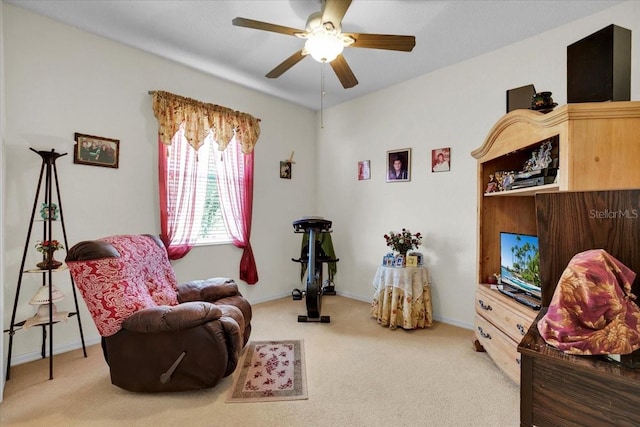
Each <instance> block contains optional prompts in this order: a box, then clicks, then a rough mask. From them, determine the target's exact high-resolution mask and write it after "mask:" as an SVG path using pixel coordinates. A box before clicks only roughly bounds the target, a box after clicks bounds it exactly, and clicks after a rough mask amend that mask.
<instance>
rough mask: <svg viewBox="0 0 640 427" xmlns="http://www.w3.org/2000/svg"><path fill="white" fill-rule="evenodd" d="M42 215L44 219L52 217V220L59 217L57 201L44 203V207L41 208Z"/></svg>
mask: <svg viewBox="0 0 640 427" xmlns="http://www.w3.org/2000/svg"><path fill="white" fill-rule="evenodd" d="M40 216H41V217H42V219H44V220H47V219H49V218H51V219H52V220H57V219H58V205H56V204H55V203H51V204H48V203H43V204H42V208H41V209H40Z"/></svg>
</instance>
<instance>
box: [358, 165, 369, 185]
mask: <svg viewBox="0 0 640 427" xmlns="http://www.w3.org/2000/svg"><path fill="white" fill-rule="evenodd" d="M370 178H371V162H370V161H369V160H362V161H360V162H358V181H362V180H365V179H370Z"/></svg>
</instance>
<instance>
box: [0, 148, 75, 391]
mask: <svg viewBox="0 0 640 427" xmlns="http://www.w3.org/2000/svg"><path fill="white" fill-rule="evenodd" d="M29 149H30V150H31V151H33V152H35V153H37V154H38V155H39V156H40V157H42V166H41V168H40V178H39V180H38V187H37V189H36V196H35V199H34V201H33V209H32V211H31V220H30V221H29V231H28V232H27V239H26V242H25V245H24V252H23V254H22V262H21V263H20V273H19V275H18V286H17V289H16V297H15V300H14V303H13V312H12V314H11V326H10V328H9V329H8V330H5V331H4V332H9V355H8V357H7V375H6V379H7V380H9V378H10V373H11V351H12V349H13V336H14V335H15V333H16V331H18V330H20V329H22V328H23V327H24V325H25V323H26V320H24V321H21V322H18V323H16V311H17V309H18V300H19V299H20V289H21V287H22V278H23V275H24V273H25V272H26V271H25V260H26V258H27V251H28V249H29V247H30V246H31V244H32V243H31V232H32V229H33V224H34V218H35V214H36V211H37V207H38V199H39V197H40V191H41V190H42V184H43V177H44V203H46V204H47V205H48V206H51V204H52V203H53V185H54V184H55V194H56V197H57V206H58V212H59V214H60V224H61V225H62V235H63V239H64V245H65V248H68V247H69V242H68V241H67V230H66V229H65V226H64V211H63V209H62V201H61V199H60V186H59V184H58V171H57V169H56V164H55V162H56V160H57V159H58V157H62V156H65V155H66V154H67V153H56V152H55V150H51V151H38V150H34V149H33V148H29ZM52 216H53V215H47V218H46V219H44V220H43V230H42V232H43V234H42V235H43V236H44V237H43V240H48V241H51V240H53V239H52V223H53V222H56V220H55V219H53V218H52ZM54 271H55V270H54V269H51V268H49V269H48V270H42V272H39V273H40V274H42V286H47V285H49V302H48V303H49V321H48V322H46V323H44V324H38V325H37V326H40V327H42V350H41V355H42V358H43V359H44V358H45V357H46V342H47V338H48V339H49V379H50V380H52V379H53V325H54V324H55V323H58V321H54V319H53V295H52V286H53V273H54ZM71 289H72V292H73V300H74V303H75V309H76V311H75V312H72V313H69V317H72V316H76V317H77V319H78V329H79V331H80V340H81V341H82V350H83V353H84V357H87V349H86V347H85V343H84V335H83V333H82V322H81V320H80V310H79V308H78V297H77V294H76V288H75V284H74V282H73V278H71ZM47 327H48V333H47Z"/></svg>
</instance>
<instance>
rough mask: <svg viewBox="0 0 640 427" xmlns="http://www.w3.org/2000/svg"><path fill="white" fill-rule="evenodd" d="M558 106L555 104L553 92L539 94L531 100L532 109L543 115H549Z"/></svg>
mask: <svg viewBox="0 0 640 427" xmlns="http://www.w3.org/2000/svg"><path fill="white" fill-rule="evenodd" d="M557 106H558V104H557V103H555V102H553V98H552V97H551V92H538V93H536V94H535V95H533V97H532V98H531V109H532V110H535V111H540V112H541V113H548V112H550V111H552V110H553V109H554V108H556V107H557Z"/></svg>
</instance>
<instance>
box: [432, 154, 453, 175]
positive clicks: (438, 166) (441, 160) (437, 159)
mask: <svg viewBox="0 0 640 427" xmlns="http://www.w3.org/2000/svg"><path fill="white" fill-rule="evenodd" d="M449 170H451V148H436V149H435V150H431V171H432V172H449Z"/></svg>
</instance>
